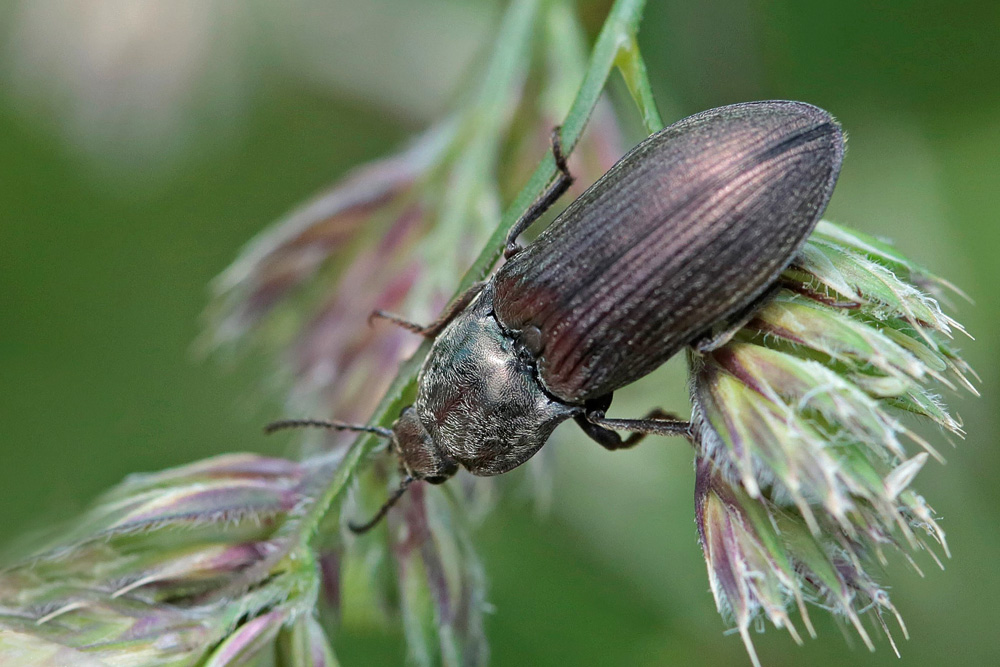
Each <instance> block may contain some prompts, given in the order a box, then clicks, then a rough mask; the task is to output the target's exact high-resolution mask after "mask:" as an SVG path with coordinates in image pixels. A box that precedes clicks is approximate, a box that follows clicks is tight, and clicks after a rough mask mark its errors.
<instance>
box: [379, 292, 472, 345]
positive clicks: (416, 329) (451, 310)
mask: <svg viewBox="0 0 1000 667" xmlns="http://www.w3.org/2000/svg"><path fill="white" fill-rule="evenodd" d="M485 286H486V283H485V282H483V281H480V282H478V283H472V285H470V286H469V289H467V290H465V291H464V292H462V293H461V294H460V295H459V296H458V298H457V299H455V300H454V301H452V302H451V303H450V304H448V306H447V307H446V308H445V309H444V312H442V313H441V315H440V316H439V317H438V318H437V319H436V320H434V321H433V322H431V323H430V324H428V325H427V326H421V325H419V324H417V323H415V322H410V321H409V320H407V319H404V318H402V317H400V316H399V315H394V314H392V313H387V312H386V311H384V310H376V311H372V314H371V315H369V316H368V324H371V323H372V321H373V320H376V319H379V320H389V321H390V322H392V323H393V324H396V325H399V326H401V327H403V328H404V329H406V330H407V331H412V332H413V333H415V334H419V335H421V336H424V337H425V338H434V337H435V336H437V335H438V334H439V333H441V332H442V331H443V330H444V328H445V327H446V326H448V324H449V323H450V322H451V321H452V320H453V319H455V316H456V315H458V314H459V313H461V312H462V311H463V310H465V309H466V308H467V307H468V305H469V304H470V303H472V300H473V299H475V298H476V297H477V296H479V293H480V292H482V291H483V287H485Z"/></svg>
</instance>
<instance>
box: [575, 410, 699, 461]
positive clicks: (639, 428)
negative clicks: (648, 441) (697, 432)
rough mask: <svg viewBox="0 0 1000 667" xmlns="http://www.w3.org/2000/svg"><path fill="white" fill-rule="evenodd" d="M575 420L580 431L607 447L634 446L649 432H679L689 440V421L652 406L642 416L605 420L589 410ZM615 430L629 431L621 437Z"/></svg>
mask: <svg viewBox="0 0 1000 667" xmlns="http://www.w3.org/2000/svg"><path fill="white" fill-rule="evenodd" d="M575 421H576V423H577V424H579V426H580V428H582V429H583V432H584V433H586V434H587V435H588V436H590V438H591V439H593V440H595V441H596V442H597V443H598V444H599V445H601V446H602V447H604V448H605V449H609V450H612V451H614V450H616V449H628V448H629V447H635V446H636V445H638V444H639V443H640V442H642V439H643V438H645V437H646V436H647V435H649V434H650V433H652V434H655V435H679V436H683V437H685V438H687V439H689V440H690V439H691V422H687V421H684V420H681V419H678V418H677V417H676V416H674V415H672V414H670V413H668V412H664V411H663V410H660V409H659V408H655V409H653V410H651V411H650V412H649V414H647V415H646V416H645V417H644V418H643V419H607V418H605V417H604V413H603V412H601V411H597V410H595V411H591V412H588V413H587V414H583V415H577V416H576V417H575ZM617 431H631V434H630V435H629V436H628V437H627V438H625V439H624V440H622V437H621V436H620V435H618V433H617Z"/></svg>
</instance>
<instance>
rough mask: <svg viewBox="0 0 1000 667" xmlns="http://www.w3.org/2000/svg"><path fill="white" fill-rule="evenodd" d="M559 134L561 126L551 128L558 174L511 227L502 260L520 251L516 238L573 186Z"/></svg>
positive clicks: (553, 153)
mask: <svg viewBox="0 0 1000 667" xmlns="http://www.w3.org/2000/svg"><path fill="white" fill-rule="evenodd" d="M560 132H562V126H560V125H556V126H555V127H554V128H552V135H551V137H550V140H551V143H552V157H553V158H554V159H555V161H556V167H558V168H559V174H558V175H557V176H556V180H554V181H553V182H552V185H550V186H549V187H548V188H547V189H546V190H545V192H543V193H542V194H541V196H540V197H539V198H538V199H536V200H535V201H534V202H533V203H532V204H531V206H529V207H528V210H527V211H525V212H524V214H523V215H522V216H521V217H520V218H519V219H518V221H517V222H515V223H514V226H513V227H511V229H510V232H508V233H507V244H506V246H505V247H504V251H503V256H504V259H510V258H511V257H513V256H514V255H516V254H517V253H519V252H520V251H521V246H519V245H517V237H518V236H520V235H521V234H522V233H524V230H526V229H527V228H528V227H530V226H531V225H532V223H534V222H535V221H536V220H538V218H540V217H542V214H543V213H545V211H547V210H549V208H550V207H551V206H552V205H553V204H554V203H556V200H557V199H559V198H560V197H562V196H563V194H565V192H566V191H567V190H569V186H571V185H572V184H573V175H572V174H571V173H569V167H568V166H567V165H566V156H565V155H563V150H562V139H561V138H560Z"/></svg>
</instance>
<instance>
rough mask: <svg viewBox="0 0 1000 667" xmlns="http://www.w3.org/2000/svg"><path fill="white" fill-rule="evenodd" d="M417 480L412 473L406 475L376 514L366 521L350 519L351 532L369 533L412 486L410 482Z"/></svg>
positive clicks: (358, 533)
mask: <svg viewBox="0 0 1000 667" xmlns="http://www.w3.org/2000/svg"><path fill="white" fill-rule="evenodd" d="M415 481H416V479H414V478H413V477H411V476H410V475H407V476H406V477H404V478H403V479H402V480H401V481H400V482H399V487H397V488H396V490H395V491H393V492H392V495H391V496H389V498H388V499H387V500H386V501H385V502H384V503H382V507H380V508H379V509H378V512H376V513H375V516H373V517H372V518H371V519H369V520H368V521H365V522H364V523H354V522H353V521H348V522H347V527H348V528H350V529H351V532H352V533H354V534H355V535H361V534H362V533H367V532H368V531H369V530H371V529H372V528H374V527H375V526H376V525H378V522H379V521H381V520H382V519H384V518H385V515H386V514H388V513H389V510H390V509H392V506H393V505H395V504H396V503H397V502H399V499H400V498H402V497H403V494H404V493H406V490H407V489H408V488H410V484H413V482H415Z"/></svg>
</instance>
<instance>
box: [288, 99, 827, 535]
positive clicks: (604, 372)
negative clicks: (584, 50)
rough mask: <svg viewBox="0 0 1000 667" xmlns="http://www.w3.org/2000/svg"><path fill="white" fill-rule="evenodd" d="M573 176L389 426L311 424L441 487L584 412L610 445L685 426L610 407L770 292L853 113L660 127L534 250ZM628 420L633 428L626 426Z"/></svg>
mask: <svg viewBox="0 0 1000 667" xmlns="http://www.w3.org/2000/svg"><path fill="white" fill-rule="evenodd" d="M553 136H554V141H553V153H554V155H555V158H556V162H557V164H558V165H559V166H560V169H561V174H560V177H559V180H557V181H556V182H555V183H554V184H553V185H552V186H551V187H550V189H549V192H547V193H546V195H544V196H543V198H542V200H540V202H536V204H535V205H534V206H532V208H531V209H530V210H529V212H528V213H526V214H525V217H524V218H523V219H522V220H521V221H519V223H518V224H517V225H515V227H514V229H513V230H512V235H511V238H510V239H509V242H508V250H507V252H506V253H505V254H506V255H507V256H508V257H509V260H508V261H507V262H506V263H505V264H504V265H503V266H502V267H501V268H500V269H499V270H498V271H497V272H496V274H495V275H494V276H493V277H492V278H491V279H490V280H489V281H487V282H484V283H480V284H477V285H475V286H474V287H473V288H472V289H470V290H469V291H468V292H466V293H465V294H464V295H462V296H461V297H459V299H458V300H456V302H455V303H454V304H452V305H451V306H450V307H449V308H448V309H447V310H446V311H445V313H444V314H443V315H442V317H441V318H440V319H439V320H438V321H437V322H435V323H434V324H432V325H430V326H427V327H420V326H418V325H413V324H409V323H407V322H405V321H404V320H401V319H400V318H398V317H395V316H392V315H387V314H380V315H382V316H383V317H386V318H387V319H390V320H393V321H396V322H397V323H399V324H402V325H403V326H406V327H407V328H409V329H411V330H413V331H416V332H418V333H421V334H423V335H427V336H433V337H434V344H433V346H432V347H431V350H430V353H429V354H428V356H427V359H426V361H425V362H424V365H423V367H422V369H421V371H420V374H419V378H418V390H417V398H416V400H415V401H414V404H413V405H412V406H410V407H407V408H406V409H404V410H403V412H402V414H401V415H400V417H399V419H397V421H396V422H395V423H394V424H393V426H392V428H391V429H382V428H379V427H360V426H357V427H355V426H351V425H348V424H341V423H339V422H320V421H313V420H304V421H296V420H289V421H285V422H276V423H275V424H274V425H272V429H273V428H283V427H286V426H296V425H320V426H326V427H329V428H335V429H346V430H365V431H369V432H375V433H378V434H380V435H383V436H384V437H387V438H389V439H390V441H391V443H392V448H393V450H394V451H395V452H396V454H397V455H398V456H399V460H400V465H401V470H402V473H403V475H404V478H403V483H402V485H401V486H400V488H399V489H398V490H397V492H396V493H395V494H393V496H392V497H391V498H390V500H389V502H388V503H386V506H385V507H383V509H382V510H381V511H380V512H379V514H378V515H376V517H375V518H374V519H373V520H372V521H370V522H368V523H366V524H364V525H361V526H352V528H353V529H355V530H357V531H359V532H360V531H362V530H366V529H368V528H370V527H371V526H372V525H374V523H376V522H377V521H378V520H379V519H381V518H382V517H383V516H384V515H385V513H386V511H387V510H388V508H389V506H391V504H392V503H393V502H395V500H396V499H398V498H399V496H400V495H401V494H402V492H403V490H404V489H405V488H406V486H408V485H409V484H410V483H411V482H412V481H415V480H425V481H428V482H431V483H441V482H444V481H445V480H447V479H448V478H449V477H451V476H452V475H454V474H455V472H457V470H458V469H459V467H460V466H461V467H464V468H465V469H467V470H468V471H469V472H471V473H473V474H475V475H498V474H501V473H504V472H507V471H508V470H511V469H512V468H515V467H517V466H519V465H520V464H522V463H524V462H525V461H527V460H528V459H529V458H531V456H532V455H533V454H534V453H535V452H537V451H538V449H539V448H540V447H541V446H542V445H543V444H545V441H546V440H547V439H548V438H549V436H550V435H551V433H552V431H553V430H554V429H555V427H556V426H557V425H558V424H559V423H561V422H562V421H564V420H566V419H570V418H572V419H575V420H576V422H577V423H578V424H579V425H580V426H581V427H582V428H583V430H584V431H585V432H586V433H587V434H588V435H589V436H590V437H591V438H593V439H594V440H596V441H597V442H599V443H600V444H601V445H603V446H605V447H607V448H609V449H619V448H622V447H628V446H632V445H634V444H636V443H637V442H638V441H639V439H641V437H642V436H643V435H644V434H646V433H663V434H674V435H687V434H688V433H689V431H688V429H689V424H688V423H687V422H684V421H680V420H677V419H670V418H667V417H666V416H665V415H663V414H662V413H659V414H657V415H651V416H649V417H647V418H645V419H607V418H606V417H605V411H606V410H607V408H608V407H609V406H610V404H611V397H612V394H613V392H614V391H615V390H616V389H618V388H620V387H623V386H625V385H627V384H630V383H631V382H634V381H635V380H637V379H639V378H641V377H643V376H644V375H646V374H648V373H650V372H652V371H653V370H654V369H656V368H657V367H658V366H660V365H661V364H663V363H664V362H665V361H667V360H668V359H669V358H670V357H672V356H673V355H674V354H676V353H677V352H678V351H680V350H682V349H684V348H685V347H687V346H692V347H694V348H695V349H696V350H701V351H707V350H710V349H714V348H715V347H718V346H719V345H721V344H724V343H725V342H726V341H727V340H728V337H729V336H730V335H731V333H733V332H734V331H736V330H738V329H739V328H740V327H741V326H742V325H743V324H744V323H745V322H746V321H747V319H748V318H749V317H750V315H751V314H752V313H753V311H754V310H755V309H756V308H757V307H759V306H760V305H761V303H762V302H763V301H766V298H767V296H768V295H769V293H770V290H771V289H772V288H773V286H774V284H775V281H776V280H777V278H778V276H779V274H780V273H781V272H782V271H783V270H785V269H786V268H787V267H788V265H789V264H790V263H791V262H792V260H793V259H794V258H795V255H796V253H797V252H798V250H799V249H800V248H801V247H802V244H803V243H804V242H805V240H806V238H807V237H808V236H809V234H810V233H811V232H812V230H813V228H814V227H815V225H816V222H817V221H818V220H819V218H820V216H821V215H822V213H823V211H824V209H825V208H826V205H827V202H828V201H829V199H830V196H831V194H832V192H833V188H834V185H835V184H836V181H837V176H838V175H839V173H840V166H841V162H842V159H843V154H844V137H843V133H842V131H841V129H840V126H839V125H838V124H837V122H836V121H835V120H834V119H833V117H832V116H831V115H830V114H829V113H827V112H826V111H824V110H822V109H819V108H817V107H814V106H812V105H809V104H805V103H802V102H789V101H768V102H749V103H743V104H734V105H731V106H725V107H720V108H717V109H711V110H709V111H704V112H702V113H699V114H695V115H693V116H690V117H688V118H685V119H683V120H681V121H679V122H677V123H674V124H673V125H671V126H670V127H667V128H666V129H664V130H662V131H660V132H657V133H656V134H653V135H652V136H650V137H648V138H647V139H646V140H644V141H643V142H642V143H640V144H639V145H638V146H636V147H635V148H633V149H632V150H631V151H629V153H628V154H627V155H625V156H624V157H623V158H622V159H621V160H619V161H618V163H617V164H615V165H614V166H613V167H612V168H611V169H610V171H608V172H607V173H606V174H605V175H604V176H602V177H601V178H600V179H599V180H598V181H597V182H596V183H594V184H593V185H592V186H591V187H590V188H589V189H588V190H587V191H586V192H584V193H583V195H581V196H580V197H579V199H577V200H576V201H574V202H573V203H572V204H570V205H569V206H568V207H567V208H566V209H565V210H564V211H563V212H562V213H561V214H560V215H559V216H558V217H557V218H556V219H555V221H554V222H552V224H550V225H549V226H548V228H546V229H545V230H544V231H543V232H542V233H541V234H540V235H539V236H538V238H537V239H535V241H534V242H532V243H531V244H530V245H528V246H527V247H525V248H523V249H521V248H519V247H518V246H517V245H516V237H517V236H518V235H519V234H520V233H521V232H522V231H524V229H525V228H526V227H527V226H528V225H530V224H531V223H532V222H533V221H534V220H535V219H537V218H538V217H539V215H540V214H541V213H542V212H543V211H544V209H545V208H547V207H548V205H550V204H551V203H552V201H554V200H555V199H556V198H557V197H558V196H559V195H560V194H561V193H562V192H564V191H565V190H566V188H567V187H568V185H569V182H570V181H571V177H570V176H569V173H568V171H567V170H566V168H565V161H564V158H563V156H562V155H561V150H560V148H559V143H558V128H557V131H556V133H554V135H553ZM617 431H631V432H632V435H631V436H630V437H628V438H627V439H625V440H622V438H621V437H620V436H619V435H618V432H617Z"/></svg>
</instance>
